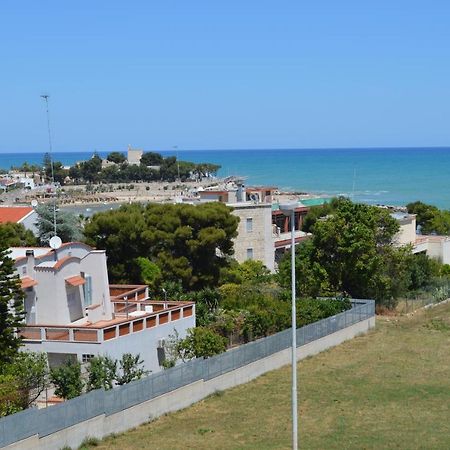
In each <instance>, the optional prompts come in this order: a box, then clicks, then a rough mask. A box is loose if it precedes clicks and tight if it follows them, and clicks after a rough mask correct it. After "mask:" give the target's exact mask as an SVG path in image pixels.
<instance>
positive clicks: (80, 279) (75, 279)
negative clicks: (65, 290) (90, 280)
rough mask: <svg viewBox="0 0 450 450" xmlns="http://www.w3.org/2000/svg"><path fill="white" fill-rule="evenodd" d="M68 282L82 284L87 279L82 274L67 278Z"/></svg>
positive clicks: (75, 284)
mask: <svg viewBox="0 0 450 450" xmlns="http://www.w3.org/2000/svg"><path fill="white" fill-rule="evenodd" d="M66 283H67V284H69V285H70V286H81V285H82V284H84V283H86V280H85V279H84V278H83V277H82V276H80V275H75V276H74V277H69V278H66Z"/></svg>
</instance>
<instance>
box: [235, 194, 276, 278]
mask: <svg viewBox="0 0 450 450" xmlns="http://www.w3.org/2000/svg"><path fill="white" fill-rule="evenodd" d="M228 206H230V207H232V208H233V214H234V215H235V216H237V217H239V219H240V221H239V225H238V236H237V237H236V238H235V239H234V249H235V255H234V256H235V258H236V259H237V260H238V261H239V262H244V261H246V260H247V259H256V260H258V261H262V262H263V263H264V265H265V266H266V267H267V268H268V269H269V270H270V271H272V272H273V271H274V270H275V247H274V243H273V236H272V230H273V227H272V205H271V204H270V203H253V202H239V203H228Z"/></svg>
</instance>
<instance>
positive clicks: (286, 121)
mask: <svg viewBox="0 0 450 450" xmlns="http://www.w3.org/2000/svg"><path fill="white" fill-rule="evenodd" d="M449 23H450V2H448V1H443V0H442V1H440V0H432V1H430V2H424V1H423V0H422V1H415V0H409V1H403V0H377V1H376V2H375V1H372V2H368V1H361V0H352V1H350V0H340V1H336V0H324V1H320V0H317V1H314V2H306V1H298V0H297V1H283V0H280V1H264V0H258V1H253V0H244V1H243V0H239V1H235V0H227V1H211V0H209V1H197V0H190V1H186V0H180V1H171V0H165V1H152V0H147V1H143V0H142V1H137V0H136V1H132V0H130V1H127V2H125V1H120V2H119V1H114V0H109V1H101V0H95V1H92V0H91V1H84V0H78V1H76V2H64V1H45V0H40V1H34V0H33V1H18V0H12V1H11V0H3V1H2V2H1V5H0V58H1V59H0V61H1V70H0V91H1V98H2V101H1V102H0V124H1V126H0V136H1V139H0V152H19V151H45V150H46V148H47V147H46V145H47V143H46V128H45V127H46V122H45V110H44V105H43V103H42V101H41V99H40V98H39V95H40V94H41V93H43V92H46V93H49V94H50V95H51V100H50V102H51V106H50V108H51V119H52V128H53V135H54V150H55V151H76V150H80V151H81V150H93V149H97V150H125V149H126V146H127V145H128V144H132V145H133V146H136V147H142V148H144V149H146V150H151V149H160V150H163V149H170V148H171V147H172V146H174V145H177V146H178V147H179V148H180V149H183V148H186V149H226V148H233V149H239V148H315V147H319V148H320V147H376V146H445V145H450V126H449V121H450V27H449Z"/></svg>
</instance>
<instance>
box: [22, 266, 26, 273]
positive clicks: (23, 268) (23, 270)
mask: <svg viewBox="0 0 450 450" xmlns="http://www.w3.org/2000/svg"><path fill="white" fill-rule="evenodd" d="M26 274H27V266H24V267H22V275H26Z"/></svg>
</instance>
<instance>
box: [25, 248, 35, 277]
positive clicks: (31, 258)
mask: <svg viewBox="0 0 450 450" xmlns="http://www.w3.org/2000/svg"><path fill="white" fill-rule="evenodd" d="M25 256H26V257H27V276H29V277H32V276H33V272H34V251H33V250H27V251H26V252H25Z"/></svg>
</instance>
